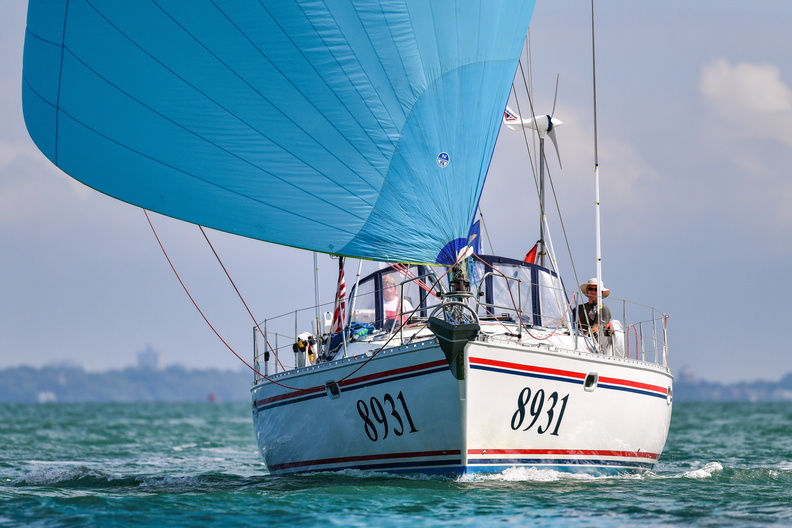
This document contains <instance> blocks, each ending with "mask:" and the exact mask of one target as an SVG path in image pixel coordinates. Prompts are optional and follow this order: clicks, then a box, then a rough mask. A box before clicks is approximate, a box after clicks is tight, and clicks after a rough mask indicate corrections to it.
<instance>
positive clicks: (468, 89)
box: [23, 0, 534, 263]
mask: <svg viewBox="0 0 792 528" xmlns="http://www.w3.org/2000/svg"><path fill="white" fill-rule="evenodd" d="M533 4H534V1H533V0H529V1H525V0H487V1H473V0H381V1H376V2H375V1H370V0H369V1H364V0H332V1H321V0H124V1H119V0H30V2H29V7H28V29H27V35H26V39H25V58H24V72H23V73H24V80H23V106H24V113H25V120H26V123H27V127H28V130H29V132H30V135H31V137H32V138H33V140H34V141H35V142H36V144H37V145H38V147H39V148H40V149H41V151H42V152H43V153H44V154H45V155H46V156H47V157H48V158H49V159H50V160H52V161H53V162H54V163H55V164H56V165H57V166H58V167H60V168H61V169H63V170H64V171H65V172H66V173H68V174H69V175H71V176H72V177H74V178H76V179H77V180H80V181H81V182H83V183H85V184H86V185H89V186H91V187H93V188H95V189H97V190H99V191H101V192H103V193H106V194H108V195H110V196H113V197H115V198H118V199H120V200H123V201H126V202H129V203H132V204H135V205H138V206H140V207H143V208H145V209H149V210H152V211H156V212H159V213H162V214H165V215H168V216H172V217H176V218H179V219H182V220H186V221H188V222H193V223H196V224H200V225H204V226H208V227H211V228H214V229H218V230H222V231H227V232H231V233H235V234H238V235H242V236H246V237H251V238H256V239H261V240H266V241H269V242H273V243H276V244H283V245H287V246H294V247H299V248H304V249H309V250H314V251H320V252H325V253H336V254H341V255H348V256H353V257H360V258H369V259H375V260H385V261H411V262H427V263H434V262H447V261H448V260H449V257H448V255H449V254H451V253H453V252H452V251H450V250H449V248H454V247H458V246H459V243H460V239H461V240H462V241H465V240H466V239H467V237H468V231H469V229H470V225H471V221H472V220H473V216H474V213H475V209H476V206H477V204H478V200H479V196H480V194H481V190H482V187H483V184H484V179H485V176H486V172H487V169H488V166H489V162H490V159H491V156H492V151H493V149H494V145H495V140H496V137H497V133H498V130H499V125H500V119H501V115H502V111H503V108H504V107H505V104H506V100H507V97H508V91H509V86H510V84H511V80H512V78H513V75H514V71H515V69H516V64H517V60H518V58H519V54H520V51H521V49H522V43H523V39H524V37H525V34H526V32H527V29H528V23H529V21H530V17H531V13H532V11H533ZM444 248H445V251H444Z"/></svg>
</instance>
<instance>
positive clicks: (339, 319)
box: [330, 257, 346, 334]
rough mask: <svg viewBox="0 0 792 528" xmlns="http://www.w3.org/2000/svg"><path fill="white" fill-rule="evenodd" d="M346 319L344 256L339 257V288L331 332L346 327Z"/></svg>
mask: <svg viewBox="0 0 792 528" xmlns="http://www.w3.org/2000/svg"><path fill="white" fill-rule="evenodd" d="M345 320H346V281H345V280H344V257H340V258H339V259H338V290H336V298H335V309H334V310H333V323H332V324H331V325H330V332H332V333H334V334H335V333H337V332H340V331H342V330H343V329H344V321H345Z"/></svg>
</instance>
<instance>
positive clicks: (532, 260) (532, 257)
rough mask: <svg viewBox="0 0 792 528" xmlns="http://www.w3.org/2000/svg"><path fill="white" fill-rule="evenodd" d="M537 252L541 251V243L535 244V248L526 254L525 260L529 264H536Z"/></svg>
mask: <svg viewBox="0 0 792 528" xmlns="http://www.w3.org/2000/svg"><path fill="white" fill-rule="evenodd" d="M537 251H539V242H537V243H536V244H534V247H532V248H531V251H529V252H528V253H526V255H525V258H524V259H523V260H524V261H525V262H527V263H529V264H536V253H537Z"/></svg>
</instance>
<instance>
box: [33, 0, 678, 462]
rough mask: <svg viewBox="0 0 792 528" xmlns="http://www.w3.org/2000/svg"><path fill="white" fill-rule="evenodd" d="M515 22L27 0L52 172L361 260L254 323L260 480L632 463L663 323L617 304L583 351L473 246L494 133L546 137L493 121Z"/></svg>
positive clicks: (440, 4)
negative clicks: (319, 289) (331, 306)
mask: <svg viewBox="0 0 792 528" xmlns="http://www.w3.org/2000/svg"><path fill="white" fill-rule="evenodd" d="M533 8H534V2H533V1H530V0H528V1H526V0H490V1H488V2H467V1H466V2H461V1H455V0H432V1H431V2H430V1H428V0H381V1H377V2H374V1H364V0H333V2H314V1H309V0H293V1H289V2H284V1H281V0H259V1H251V0H215V1H212V2H206V1H194V0H191V1H186V0H183V1H179V0H172V1H164V2H163V1H155V0H130V1H126V2H116V1H113V0H90V1H89V0H30V2H29V8H28V28H27V33H26V39H25V57H24V72H23V77H24V81H23V108H24V114H25V120H26V124H27V127H28V130H29V133H30V135H31V137H32V138H33V140H34V141H35V143H36V145H37V146H38V147H39V149H40V150H41V151H42V152H43V153H44V154H45V155H46V156H47V157H48V158H49V159H50V160H51V161H52V162H53V163H54V164H56V165H57V166H58V167H60V168H61V169H62V170H63V171H65V172H66V173H67V174H69V175H70V176H72V177H74V178H75V179H77V180H79V181H81V182H83V183H85V184H86V185H88V186H90V187H93V188H95V189H97V190H98V191H100V192H103V193H106V194H108V195H110V196H113V197H115V198H117V199H119V200H122V201H125V202H128V203H131V204H134V205H136V206H139V207H141V208H144V209H146V210H150V211H155V212H158V213H161V214H163V215H167V216H171V217H174V218H177V219H180V220H184V221H186V222H191V223H194V224H198V225H201V226H207V227H210V228H213V229H216V230H221V231H226V232H230V233H234V234H236V235H239V236H244V237H250V238H255V239H259V240H263V241H266V242H270V243H274V244H280V245H284V246H291V247H295V248H301V249H304V250H306V252H314V254H315V253H327V254H331V255H338V256H341V257H345V258H356V259H362V260H365V261H374V262H379V263H387V265H383V266H382V267H381V268H380V269H377V270H375V271H373V272H372V273H370V274H369V275H367V276H365V277H363V278H360V279H359V280H355V281H354V285H353V286H351V288H350V292H349V295H348V296H345V295H338V296H337V299H338V301H339V302H338V303H337V306H336V310H335V313H337V314H339V315H338V317H336V318H335V319H336V320H335V321H333V318H332V317H327V316H326V315H325V314H324V313H323V312H322V311H321V310H318V309H316V310H314V314H309V315H308V316H307V317H308V320H309V322H308V323H307V324H306V325H305V327H303V328H301V327H300V326H301V325H303V324H304V323H303V322H302V321H303V320H302V319H300V317H302V315H298V312H293V315H290V316H289V317H285V318H270V319H268V320H267V321H264V322H262V323H261V324H257V325H256V328H255V331H254V335H255V336H256V343H255V352H254V354H255V357H254V370H255V373H254V383H253V386H252V388H251V404H252V415H253V423H254V430H255V435H256V438H257V442H258V447H259V449H260V451H261V454H262V456H263V458H264V461H265V463H266V465H267V468H268V470H269V472H271V473H273V474H287V473H295V472H317V471H338V470H348V469H359V470H371V471H387V472H396V473H400V472H412V473H425V474H449V475H463V474H468V473H493V472H502V471H505V470H508V469H509V468H526V467H532V468H539V469H553V470H559V471H573V472H585V473H591V474H612V473H619V472H625V471H646V470H650V469H651V468H653V467H654V465H655V464H656V463H657V460H658V458H659V457H660V455H661V453H662V450H663V447H664V444H665V441H666V437H667V434H668V427H669V422H670V417H671V411H672V400H673V398H672V395H673V391H672V375H671V372H670V370H669V367H668V349H667V345H666V340H665V338H666V326H665V323H666V316H665V315H664V314H662V313H661V312H658V311H657V310H654V309H653V308H646V307H643V306H639V307H637V308H632V307H631V306H632V305H628V304H627V303H626V302H623V303H621V304H620V308H621V309H620V310H617V309H616V308H615V306H614V313H617V314H619V315H618V317H616V316H614V317H613V319H612V320H611V321H609V322H610V323H611V325H610V328H609V331H607V332H602V336H601V337H600V336H597V335H595V334H594V332H593V331H592V329H593V327H589V328H586V327H584V325H582V324H581V323H580V321H578V317H577V315H576V314H577V308H576V307H575V305H576V304H577V299H578V298H579V297H580V294H581V293H583V292H577V288H572V289H571V290H570V289H568V288H567V287H566V286H565V284H564V283H563V282H562V280H561V277H560V274H559V272H558V270H557V269H555V267H554V266H553V265H552V263H551V262H550V261H548V260H544V257H542V258H540V259H539V260H535V259H533V258H530V259H524V258H507V257H498V256H492V255H483V254H481V250H480V248H479V247H478V242H479V241H480V236H478V231H477V225H476V223H475V222H474V218H475V214H476V210H477V206H478V202H479V199H480V196H481V193H482V189H483V186H484V182H485V177H486V175H487V172H488V168H489V165H490V161H491V159H492V154H493V150H494V146H495V141H496V138H497V136H498V133H499V132H500V129H501V127H502V124H504V123H505V124H506V125H511V126H513V127H516V128H525V127H528V128H533V129H534V130H536V131H537V132H541V134H540V135H541V137H542V138H544V134H549V135H550V137H551V139H554V138H553V134H550V132H551V129H552V125H553V119H554V118H551V117H547V118H546V119H544V121H543V118H542V117H531V118H527V119H524V118H521V117H520V116H519V115H517V114H516V113H514V112H511V111H507V113H506V114H505V115H504V109H505V108H506V106H507V101H508V100H509V92H510V87H511V84H512V80H513V78H514V74H515V71H516V68H517V63H518V60H519V58H520V55H521V53H522V49H523V43H524V37H525V35H526V33H527V31H528V26H529V23H530V19H531V15H532V12H533ZM531 124H533V126H531ZM541 157H542V158H543V157H544V156H543V154H542V156H541ZM542 239H544V236H542ZM540 249H541V250H540V251H538V253H539V254H541V255H545V254H546V253H547V251H546V250H547V247H546V245H545V244H542V245H541V248H540ZM342 272H343V268H342ZM339 282H340V281H339ZM598 284H599V285H602V284H603V283H602V281H601V280H600V281H599V282H598ZM344 287H345V286H344ZM343 291H345V290H343V289H342V288H341V287H339V292H343ZM604 293H605V290H604V287H602V288H599V292H598V294H597V301H598V304H602V297H603V295H604ZM609 302H610V303H611V305H613V300H609ZM628 306H630V308H629V309H628ZM328 313H329V314H332V313H333V312H328ZM284 321H285V326H286V327H290V328H288V329H287V330H283V329H282V328H279V324H281V323H283V322H284ZM602 322H603V326H605V324H604V323H605V322H606V321H602ZM608 333H609V334H610V335H608V336H607V337H606V334H608Z"/></svg>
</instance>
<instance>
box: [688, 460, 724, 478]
mask: <svg viewBox="0 0 792 528" xmlns="http://www.w3.org/2000/svg"><path fill="white" fill-rule="evenodd" d="M719 471H723V466H722V465H721V464H720V462H710V463H708V464H706V465H705V466H704V467H703V468H701V469H696V470H693V471H687V472H685V473H682V475H680V476H681V477H682V478H696V479H703V478H710V477H711V476H712V475H713V474H714V473H718V472H719Z"/></svg>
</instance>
